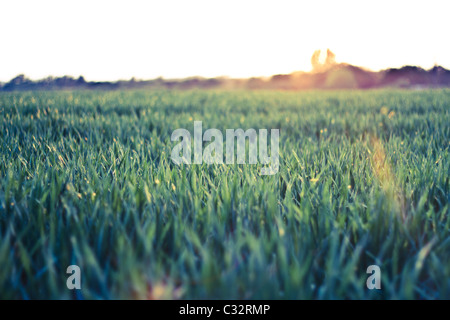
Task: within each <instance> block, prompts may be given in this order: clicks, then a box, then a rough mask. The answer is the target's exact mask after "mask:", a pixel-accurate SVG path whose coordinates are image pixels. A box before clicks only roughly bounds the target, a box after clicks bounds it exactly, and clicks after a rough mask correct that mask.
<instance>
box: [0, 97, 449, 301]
mask: <svg viewBox="0 0 450 320" xmlns="http://www.w3.org/2000/svg"><path fill="white" fill-rule="evenodd" d="M0 114H1V120H0V121H1V122H0V123H1V136H0V177H1V180H0V298H2V299H6V298H13V299H36V298H41V299H47V298H49V299H98V298H100V299H110V298H119V299H122V298H124V299H165V298H167V299H184V298H191V299H198V298H211V299H222V298H227V299H230V298H231V299H234V298H242V299H336V298H350V299H413V298H420V299H444V298H447V299H449V298H450V217H449V200H450V194H449V170H450V169H449V168H450V156H449V147H450V90H433V91H431V90H430V91H400V90H399V91H392V90H380V91H365V92H363V91H355V92H352V91H334V92H333V91H331V92H322V91H318V92H301V93H293V92H265V91H253V92H251V91H242V92H220V91H183V92H176V91H175V92H174V91H172V92H171V91H155V92H144V91H136V92H88V91H84V92H24V93H2V94H0ZM194 120H201V121H203V128H204V130H205V129H206V128H218V129H220V130H225V129H227V128H233V129H236V128H242V129H244V130H245V129H248V128H255V129H271V128H279V129H280V171H279V173H277V174H276V175H272V176H261V175H260V174H259V168H260V165H238V164H236V165H206V164H203V165H184V166H177V165H175V164H174V163H173V162H172V161H171V158H170V154H171V149H172V147H173V146H174V145H175V143H174V142H171V141H170V137H171V134H172V132H173V130H175V129H178V128H186V129H188V130H189V131H191V132H192V131H193V122H194ZM71 264H76V265H78V266H80V268H81V272H82V273H81V274H82V276H81V279H82V289H81V290H68V289H67V287H66V279H67V277H68V276H69V275H68V274H66V268H67V266H69V265H71ZM373 264H375V265H379V266H380V268H381V278H382V281H381V283H382V284H381V286H382V288H381V290H369V289H367V287H366V280H367V277H368V276H369V275H368V274H367V273H366V269H367V267H368V266H369V265H373Z"/></svg>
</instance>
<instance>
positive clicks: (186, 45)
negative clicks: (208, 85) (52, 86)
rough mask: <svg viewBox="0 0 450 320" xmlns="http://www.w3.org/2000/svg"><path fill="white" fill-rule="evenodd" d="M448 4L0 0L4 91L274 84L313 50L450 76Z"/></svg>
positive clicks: (306, 64) (430, 0)
mask: <svg viewBox="0 0 450 320" xmlns="http://www.w3.org/2000/svg"><path fill="white" fill-rule="evenodd" d="M449 13H450V1H448V0H442V1H435V0H427V1H411V0H410V1H399V0H396V1H394V0H388V1H384V0H378V1H371V2H369V1H361V0H359V1H345V0H339V1H336V0H332V1H328V0H324V1H312V0H311V1H282V0H275V1H262V0H259V1H247V0H238V1H234V0H224V1H220V2H219V1H215V0H202V1H196V0H184V1H174V0H159V1H134V0H127V1H113V0H110V1H96V0H89V1H83V0H77V1H72V0H59V1H49V0H43V1H36V0H30V1H25V0H0V81H8V80H10V79H11V78H13V77H14V76H16V75H17V74H20V73H24V74H26V75H27V76H28V77H30V78H32V79H40V78H43V77H46V76H48V75H52V76H62V75H72V76H74V77H78V76H79V75H83V76H84V77H85V78H86V79H87V80H117V79H130V78H131V77H133V76H134V77H136V78H138V79H152V78H156V77H159V76H162V77H164V78H179V77H187V76H196V75H199V76H205V77H214V76H231V77H251V76H270V75H273V74H279V73H290V72H292V71H298V70H303V71H309V70H310V69H311V64H310V58H311V55H312V53H313V52H314V50H316V49H322V50H326V48H330V49H331V50H332V51H333V52H334V53H335V54H336V60H337V62H348V63H351V64H354V65H358V66H364V67H367V68H370V69H372V70H379V69H384V68H388V67H401V66H403V65H408V64H409V65H419V66H422V67H424V68H427V69H428V68H431V67H432V66H433V65H434V64H435V63H437V64H440V65H443V66H444V67H446V68H449V69H450V41H449V38H450V37H449V32H450V21H449V18H448V14H449Z"/></svg>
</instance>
